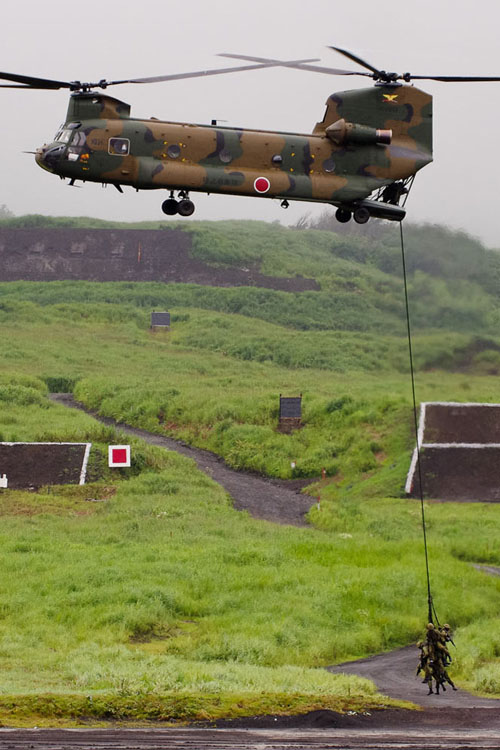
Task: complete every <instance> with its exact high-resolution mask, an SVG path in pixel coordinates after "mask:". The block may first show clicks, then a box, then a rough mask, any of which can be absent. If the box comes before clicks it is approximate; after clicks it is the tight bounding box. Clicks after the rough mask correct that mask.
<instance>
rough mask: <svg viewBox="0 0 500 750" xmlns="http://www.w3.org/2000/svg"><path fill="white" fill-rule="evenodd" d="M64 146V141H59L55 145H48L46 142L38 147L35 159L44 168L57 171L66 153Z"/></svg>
mask: <svg viewBox="0 0 500 750" xmlns="http://www.w3.org/2000/svg"><path fill="white" fill-rule="evenodd" d="M64 148H65V145H64V143H58V144H56V145H55V146H47V145H46V144H45V145H44V146H42V147H41V148H37V150H36V154H35V161H36V163H37V164H38V166H39V167H42V169H46V170H47V171H48V172H55V171H56V168H57V165H58V164H59V161H60V160H61V157H62V155H63V153H64Z"/></svg>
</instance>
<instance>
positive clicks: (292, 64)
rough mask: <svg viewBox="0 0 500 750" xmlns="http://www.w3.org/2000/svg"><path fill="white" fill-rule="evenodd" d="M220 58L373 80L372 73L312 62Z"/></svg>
mask: <svg viewBox="0 0 500 750" xmlns="http://www.w3.org/2000/svg"><path fill="white" fill-rule="evenodd" d="M219 57H229V58H234V59H235V60H254V61H256V62H257V61H258V62H262V63H263V64H264V63H270V64H272V65H279V66H281V67H283V68H294V69H297V70H309V71H310V72H311V73H328V74H329V75H337V76H368V77H370V78H371V75H370V73H362V72H361V71H354V70H340V69H338V68H325V67H322V66H320V65H308V64H307V63H311V62H316V60H315V59H312V60H272V59H271V60H269V59H267V58H265V57H250V56H249V55H230V54H227V53H221V54H219Z"/></svg>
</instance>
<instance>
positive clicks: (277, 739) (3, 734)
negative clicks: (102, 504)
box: [0, 709, 500, 750]
mask: <svg viewBox="0 0 500 750" xmlns="http://www.w3.org/2000/svg"><path fill="white" fill-rule="evenodd" d="M442 711H443V710H442V709H437V710H436V711H432V712H431V711H429V712H408V711H380V712H378V713H377V715H376V716H373V715H371V716H348V715H344V716H341V715H339V714H335V713H333V712H331V711H315V712H313V713H312V714H308V715H307V716H304V717H295V718H293V719H290V718H287V717H273V716H268V717H262V718H260V719H257V720H256V721H255V725H252V720H247V726H245V727H243V726H239V727H237V726H235V727H229V726H226V727H225V728H214V727H211V728H197V727H196V728H194V727H193V728H186V727H175V728H174V727H172V728H164V727H159V728H154V729H150V728H149V729H145V728H142V729H125V728H122V729H90V730H89V729H76V730H75V729H73V730H61V729H42V730H37V729H34V730H33V729H32V730H26V729H16V730H5V729H3V730H2V729H0V748H1V749H2V750H26V748H34V749H35V750H59V749H60V750H73V749H76V748H78V750H111V749H116V750H118V749H119V750H155V749H156V748H169V750H270V749H271V748H274V749H275V750H292V748H293V749H294V750H309V749H311V750H355V749H356V750H460V749H462V750H472V749H473V748H474V749H475V750H498V748H499V747H500V721H499V717H498V712H496V713H497V715H496V718H495V716H494V715H493V712H491V711H490V712H489V714H488V715H487V714H486V713H485V711H484V709H483V710H481V709H478V711H477V712H475V713H474V715H473V716H471V715H464V714H463V712H455V713H453V712H448V713H447V714H446V715H445V714H443V713H442ZM242 721H243V720H242Z"/></svg>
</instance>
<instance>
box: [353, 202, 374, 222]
mask: <svg viewBox="0 0 500 750" xmlns="http://www.w3.org/2000/svg"><path fill="white" fill-rule="evenodd" d="M353 216H354V221H355V222H356V223H357V224H366V222H367V221H368V219H369V218H370V212H369V211H368V209H367V208H365V207H364V206H361V207H360V208H357V209H356V210H355V212H354V214H353Z"/></svg>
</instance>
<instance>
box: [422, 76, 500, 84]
mask: <svg viewBox="0 0 500 750" xmlns="http://www.w3.org/2000/svg"><path fill="white" fill-rule="evenodd" d="M410 78H411V80H412V81H413V80H419V81H443V82H444V83H487V82H488V81H500V76H414V75H410Z"/></svg>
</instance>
